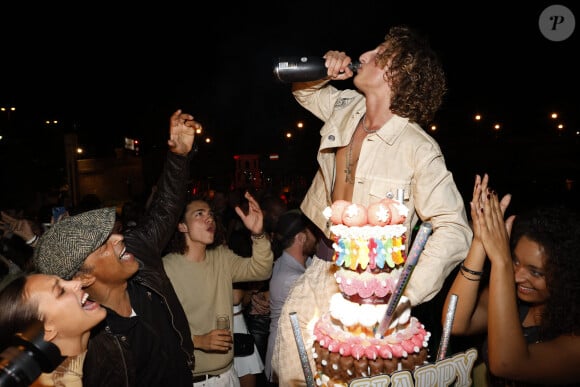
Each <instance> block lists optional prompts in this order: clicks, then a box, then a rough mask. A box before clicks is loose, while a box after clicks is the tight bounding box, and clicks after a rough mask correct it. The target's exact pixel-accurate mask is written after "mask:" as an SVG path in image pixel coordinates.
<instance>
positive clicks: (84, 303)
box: [81, 293, 99, 310]
mask: <svg viewBox="0 0 580 387" xmlns="http://www.w3.org/2000/svg"><path fill="white" fill-rule="evenodd" d="M98 306H99V305H98V304H97V303H96V302H94V301H91V300H89V294H88V293H84V294H83V297H82V298H81V307H82V308H83V309H84V310H93V309H95V308H97V307H98Z"/></svg>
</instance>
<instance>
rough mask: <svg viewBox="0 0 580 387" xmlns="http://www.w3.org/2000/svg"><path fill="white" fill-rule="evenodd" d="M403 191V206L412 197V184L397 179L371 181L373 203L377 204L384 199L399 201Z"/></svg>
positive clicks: (370, 193) (370, 192)
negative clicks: (400, 192) (400, 193)
mask: <svg viewBox="0 0 580 387" xmlns="http://www.w3.org/2000/svg"><path fill="white" fill-rule="evenodd" d="M400 190H402V194H403V204H405V202H407V201H408V200H409V197H411V182H410V181H405V180H395V179H380V178H376V179H373V180H372V181H371V185H370V190H369V195H370V196H371V198H372V199H371V202H377V201H379V200H381V199H384V198H390V199H399V196H398V195H399V191H400Z"/></svg>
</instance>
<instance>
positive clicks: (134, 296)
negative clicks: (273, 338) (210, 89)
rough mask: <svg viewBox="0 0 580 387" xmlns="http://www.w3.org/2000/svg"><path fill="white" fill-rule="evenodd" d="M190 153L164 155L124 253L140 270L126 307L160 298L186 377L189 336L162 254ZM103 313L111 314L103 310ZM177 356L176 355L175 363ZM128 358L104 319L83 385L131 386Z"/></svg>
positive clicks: (181, 198)
mask: <svg viewBox="0 0 580 387" xmlns="http://www.w3.org/2000/svg"><path fill="white" fill-rule="evenodd" d="M192 154H193V151H192V152H191V153H190V155H189V156H188V157H185V156H179V155H175V154H173V153H172V152H168V156H167V160H166V163H165V166H164V169H163V171H162V173H161V176H160V178H159V181H158V182H157V192H156V194H155V197H154V199H153V201H152V203H151V206H150V207H149V209H148V213H147V215H146V217H145V219H143V220H142V221H141V222H140V223H139V224H138V225H137V226H136V227H135V228H133V229H131V230H130V231H128V232H127V233H126V234H124V237H125V246H126V248H127V251H129V252H131V253H132V254H133V255H134V256H135V257H136V258H137V259H138V260H139V261H140V264H141V268H140V269H139V271H138V272H137V273H136V274H135V275H134V276H133V277H132V278H130V279H129V281H128V282H129V287H133V289H137V290H138V291H137V292H130V295H131V304H132V305H133V306H134V309H136V305H140V307H143V306H145V307H146V305H145V304H146V303H147V302H151V297H148V293H149V292H152V293H156V294H157V295H159V297H160V298H161V300H162V304H163V305H164V306H166V307H167V313H168V314H169V315H170V317H171V321H172V325H173V329H174V330H175V331H176V332H177V334H178V337H179V339H180V345H179V347H176V348H175V351H177V352H175V353H174V354H177V353H180V354H181V355H182V356H183V357H184V358H185V361H186V362H187V364H188V366H189V369H190V371H191V372H192V371H193V369H194V366H195V362H194V360H195V359H194V355H193V341H192V337H191V332H190V330H189V325H188V323H187V318H186V316H185V313H184V311H183V308H182V307H181V304H180V302H179V299H178V298H177V295H176V294H175V291H174V289H173V286H172V285H171V282H170V281H169V278H167V276H166V274H165V271H164V269H163V263H162V253H163V248H164V247H165V246H166V244H167V243H168V242H169V240H170V238H171V236H172V235H173V232H174V231H175V229H176V227H177V223H178V221H179V217H180V215H181V212H182V210H183V206H184V205H185V200H186V189H187V182H188V180H189V164H190V161H191V155H192ZM108 313H114V312H111V311H109V310H108ZM181 355H178V357H179V358H180V359H181ZM151 356H155V354H151ZM131 358H132V355H131V353H130V349H129V346H128V343H126V341H125V337H124V336H121V335H113V334H111V328H110V327H109V326H108V323H107V320H105V321H103V323H102V324H100V325H99V326H97V327H96V328H95V329H94V330H93V332H91V337H90V340H89V345H88V353H87V357H86V359H85V363H84V366H83V374H84V375H83V386H86V387H93V386H103V387H105V386H107V387H111V386H115V387H123V386H131V387H133V386H136V375H135V367H132V366H129V364H128V363H130V360H128V359H131ZM181 379H183V378H181ZM185 385H187V386H188V387H191V385H192V382H191V381H187V383H185Z"/></svg>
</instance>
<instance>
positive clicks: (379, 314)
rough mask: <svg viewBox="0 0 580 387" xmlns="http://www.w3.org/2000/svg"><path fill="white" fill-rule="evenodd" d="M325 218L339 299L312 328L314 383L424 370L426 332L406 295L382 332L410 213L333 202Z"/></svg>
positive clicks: (391, 204) (391, 202) (389, 206)
mask: <svg viewBox="0 0 580 387" xmlns="http://www.w3.org/2000/svg"><path fill="white" fill-rule="evenodd" d="M324 215H325V216H326V217H327V218H328V219H329V220H330V221H331V222H332V226H331V232H332V237H333V240H334V244H333V246H334V249H335V254H334V257H333V261H334V262H335V264H336V265H337V266H339V269H338V270H337V271H336V273H335V278H336V282H337V284H338V286H339V289H340V293H336V294H335V295H334V296H333V297H332V299H331V302H330V308H329V311H328V312H326V313H324V314H323V315H322V316H321V317H320V319H319V320H318V321H317V322H316V324H315V326H314V336H315V340H314V347H313V349H312V350H313V357H314V359H315V362H316V370H315V373H314V374H315V375H314V377H315V380H316V383H317V385H318V386H347V385H348V384H349V382H350V381H352V380H353V379H356V378H364V377H371V376H375V375H381V374H390V373H392V372H394V371H397V370H410V371H412V370H414V369H415V367H417V366H420V365H423V364H425V363H426V362H427V355H428V349H427V348H428V341H429V337H430V333H429V332H427V331H426V330H425V327H424V326H423V325H422V324H421V323H420V322H419V321H418V320H417V319H416V318H415V317H412V316H411V312H410V305H409V304H408V302H407V300H406V298H405V297H404V296H402V297H401V298H400V302H399V307H398V308H397V314H396V315H393V316H392V319H391V323H390V324H389V326H387V327H385V328H384V329H381V328H380V325H383V326H385V324H381V321H382V320H383V318H384V316H385V314H386V312H387V308H388V304H389V300H390V298H391V296H392V295H393V293H394V292H396V289H397V282H398V280H399V277H400V276H401V272H402V270H403V266H404V264H405V260H406V254H405V243H406V237H405V235H406V234H405V231H406V227H405V226H404V225H403V223H404V221H405V219H406V217H407V215H408V209H407V208H406V207H405V206H404V205H403V204H401V203H400V202H399V201H397V200H395V199H383V200H382V201H380V202H378V203H375V204H372V205H370V206H369V207H368V208H364V207H363V206H361V205H358V204H354V203H350V202H347V201H344V200H339V201H336V202H334V203H333V204H332V206H331V207H328V208H327V209H326V210H325V212H324ZM405 304H406V306H407V307H406V308H405V307H402V306H404V305H405Z"/></svg>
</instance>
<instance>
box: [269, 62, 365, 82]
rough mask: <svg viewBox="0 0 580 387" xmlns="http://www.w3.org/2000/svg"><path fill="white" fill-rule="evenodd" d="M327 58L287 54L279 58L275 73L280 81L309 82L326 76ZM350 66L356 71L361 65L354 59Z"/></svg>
mask: <svg viewBox="0 0 580 387" xmlns="http://www.w3.org/2000/svg"><path fill="white" fill-rule="evenodd" d="M324 62H325V59H324V58H322V57H319V56H287V57H280V58H278V63H277V64H276V66H275V67H274V74H275V75H276V78H278V80H279V81H281V82H285V83H290V82H308V81H315V80H317V79H322V78H326V75H327V69H326V66H325V65H324ZM348 67H349V68H350V69H351V70H352V71H353V72H356V71H357V70H358V68H359V67H360V63H359V62H358V61H354V62H352V63H351V64H349V65H348Z"/></svg>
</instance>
